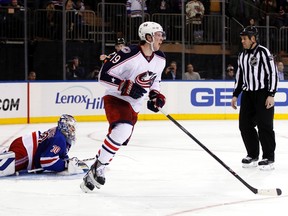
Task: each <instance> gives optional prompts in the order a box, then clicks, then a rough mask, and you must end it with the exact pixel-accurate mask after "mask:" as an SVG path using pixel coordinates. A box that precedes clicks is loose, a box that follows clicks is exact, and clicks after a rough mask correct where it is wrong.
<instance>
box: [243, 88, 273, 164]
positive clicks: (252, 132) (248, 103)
mask: <svg viewBox="0 0 288 216" xmlns="http://www.w3.org/2000/svg"><path fill="white" fill-rule="evenodd" d="M267 96H268V94H267V90H258V91H243V92H242V98H241V106H240V114H239V129H240V132H241V136H242V139H243V142H244V144H245V147H246V150H247V156H249V157H251V158H258V157H259V148H260V145H261V147H262V151H263V154H262V158H263V159H264V158H266V159H268V160H271V161H274V160H275V155H274V152H275V148H276V142H275V133H274V129H273V119H274V106H273V107H271V108H270V109H266V106H265V101H266V99H267ZM256 126H257V129H258V132H257V130H256ZM259 141H260V145H259Z"/></svg>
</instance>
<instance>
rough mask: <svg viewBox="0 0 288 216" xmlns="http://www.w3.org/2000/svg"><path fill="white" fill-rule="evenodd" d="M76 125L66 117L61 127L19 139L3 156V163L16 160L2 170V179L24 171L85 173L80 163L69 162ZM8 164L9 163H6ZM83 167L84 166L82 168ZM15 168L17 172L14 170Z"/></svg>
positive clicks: (63, 118)
mask: <svg viewBox="0 0 288 216" xmlns="http://www.w3.org/2000/svg"><path fill="white" fill-rule="evenodd" d="M75 134H76V121H75V119H74V117H73V116H71V115H67V114H64V115H62V116H61V117H60V119H59V121H58V125H57V127H53V128H50V129H48V130H47V131H44V132H40V131H34V132H32V133H30V134H26V135H24V136H21V137H18V138H16V139H15V140H14V141H13V142H12V143H11V145H10V147H9V149H8V151H7V152H5V153H2V154H0V158H2V159H3V160H4V159H5V156H6V158H7V157H8V158H12V159H13V157H14V159H15V160H14V164H13V160H11V164H8V162H6V164H7V166H6V167H5V166H2V169H1V167H0V176H5V175H11V174H14V173H13V172H16V171H20V170H40V172H42V171H45V170H48V171H52V172H61V171H64V170H67V171H68V173H69V174H76V173H81V172H83V170H82V169H81V167H80V166H79V165H80V164H79V160H78V159H77V158H76V157H74V158H71V159H69V156H68V152H69V150H70V147H71V146H72V145H73V144H74V143H75V140H76V138H75ZM3 164H5V163H3ZM81 165H82V164H81ZM13 168H14V169H13Z"/></svg>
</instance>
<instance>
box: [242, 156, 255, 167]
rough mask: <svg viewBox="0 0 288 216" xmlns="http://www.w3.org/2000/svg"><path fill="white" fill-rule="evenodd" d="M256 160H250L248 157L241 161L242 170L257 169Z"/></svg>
mask: <svg viewBox="0 0 288 216" xmlns="http://www.w3.org/2000/svg"><path fill="white" fill-rule="evenodd" d="M257 161H258V158H251V157H249V156H247V157H245V158H243V159H242V167H243V168H251V167H257Z"/></svg>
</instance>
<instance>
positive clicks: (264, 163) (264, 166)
mask: <svg viewBox="0 0 288 216" xmlns="http://www.w3.org/2000/svg"><path fill="white" fill-rule="evenodd" d="M258 166H259V169H260V170H264V171H269V170H274V161H271V160H268V159H266V158H265V159H262V160H261V161H259V162H258Z"/></svg>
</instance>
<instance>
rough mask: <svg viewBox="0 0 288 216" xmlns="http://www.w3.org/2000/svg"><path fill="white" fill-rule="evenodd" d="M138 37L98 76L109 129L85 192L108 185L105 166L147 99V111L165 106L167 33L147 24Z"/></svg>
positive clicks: (113, 56)
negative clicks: (163, 76)
mask: <svg viewBox="0 0 288 216" xmlns="http://www.w3.org/2000/svg"><path fill="white" fill-rule="evenodd" d="M138 35H139V38H140V43H139V45H131V46H125V47H123V48H122V49H121V50H120V51H119V52H115V53H113V54H111V56H110V58H109V59H107V61H106V62H105V63H104V64H103V66H102V68H101V71H100V73H99V81H100V83H101V84H103V85H104V86H105V87H106V89H107V90H106V93H105V96H104V97H103V100H104V108H105V113H106V117H107V120H108V122H109V129H108V134H107V136H106V138H105V139H104V142H103V144H102V147H101V148H100V149H99V151H98V154H97V155H96V158H97V159H96V161H95V163H94V164H93V165H92V166H91V168H90V170H89V171H88V172H87V174H86V175H85V176H84V178H83V182H82V183H81V184H80V187H81V189H82V190H83V191H84V192H90V191H92V190H93V189H94V188H95V187H96V188H98V189H99V188H100V187H101V186H102V185H104V184H105V167H106V166H107V165H108V164H109V163H110V162H111V160H112V158H113V157H114V155H115V154H116V152H117V151H118V150H119V149H120V147H121V146H122V145H127V143H128V141H129V139H130V137H131V135H132V133H133V129H134V125H135V124H136V122H137V117H138V113H139V112H140V109H141V107H142V103H143V102H144V100H145V98H147V96H148V98H149V100H148V102H147V108H148V109H150V110H152V111H153V112H158V111H159V109H158V108H159V107H163V106H164V104H165V100H166V99H165V96H164V95H163V94H161V93H160V81H161V74H162V71H163V69H164V67H165V65H166V59H165V55H164V53H163V52H161V51H160V50H159V49H160V46H161V44H162V43H163V41H164V40H165V33H164V31H163V28H162V26H161V25H159V24H158V23H155V22H144V23H142V24H141V25H140V26H139V29H138Z"/></svg>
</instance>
